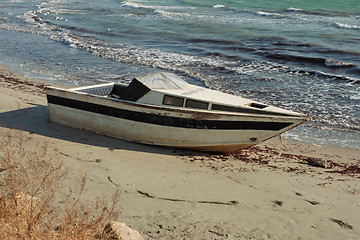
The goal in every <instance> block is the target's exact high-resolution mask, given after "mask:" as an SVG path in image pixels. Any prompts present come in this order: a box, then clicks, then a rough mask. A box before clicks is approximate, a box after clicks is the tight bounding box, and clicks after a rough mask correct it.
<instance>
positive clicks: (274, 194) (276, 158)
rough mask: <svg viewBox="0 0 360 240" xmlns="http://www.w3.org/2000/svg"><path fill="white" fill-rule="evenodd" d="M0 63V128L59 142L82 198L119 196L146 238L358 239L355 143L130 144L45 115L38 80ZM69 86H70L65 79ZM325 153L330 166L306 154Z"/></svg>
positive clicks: (359, 186)
mask: <svg viewBox="0 0 360 240" xmlns="http://www.w3.org/2000/svg"><path fill="white" fill-rule="evenodd" d="M48 84H49V82H46V81H44V80H40V79H31V78H25V77H23V76H22V75H21V74H17V73H13V72H10V71H9V70H8V69H7V68H6V67H4V66H0V135H1V137H4V136H6V135H7V134H10V135H11V134H13V135H14V136H15V137H16V134H17V133H16V132H17V130H21V131H22V132H23V136H25V138H26V139H27V146H28V147H30V148H31V147H33V148H36V146H38V145H39V144H40V145H48V146H52V147H54V148H56V149H58V151H59V154H60V157H61V159H62V161H63V162H64V165H65V166H66V167H67V168H68V176H67V180H66V181H65V184H66V185H67V186H71V184H73V181H72V179H73V178H74V176H76V175H77V174H78V173H79V171H80V170H81V171H85V172H87V174H88V175H87V185H86V189H85V192H84V195H83V200H84V201H88V202H89V204H93V201H94V196H95V195H99V194H100V195H101V194H102V193H104V194H111V193H112V192H113V191H114V190H116V189H119V190H120V193H121V196H120V201H119V203H118V208H119V209H121V214H120V217H119V219H118V221H121V222H125V223H127V224H128V225H129V226H131V227H132V228H134V229H136V230H138V231H139V232H140V233H141V235H142V236H143V237H144V239H359V236H360V150H358V149H349V148H340V147H333V146H316V145H311V144H306V143H301V142H293V141H286V147H287V148H288V149H289V150H290V151H291V153H289V151H288V150H287V149H286V148H285V147H284V146H283V145H282V144H281V141H280V140H279V138H274V139H271V140H269V141H266V142H264V143H262V144H260V145H258V146H256V147H253V148H250V149H248V150H243V151H241V152H238V153H235V154H229V155H212V154H206V153H200V152H193V151H187V150H181V149H169V148H163V147H156V146H149V145H142V144H135V143H130V142H126V141H121V140H117V139H113V138H109V137H105V136H101V135H97V134H94V133H90V132H86V131H81V130H77V129H73V128H70V127H64V126H60V125H56V124H52V123H50V122H49V114H48V110H47V102H46V95H45V86H46V85H48ZM69 87H71V86H69ZM311 160H314V161H327V165H328V168H321V167H316V166H311V165H309V164H306V163H304V161H308V162H309V161H311Z"/></svg>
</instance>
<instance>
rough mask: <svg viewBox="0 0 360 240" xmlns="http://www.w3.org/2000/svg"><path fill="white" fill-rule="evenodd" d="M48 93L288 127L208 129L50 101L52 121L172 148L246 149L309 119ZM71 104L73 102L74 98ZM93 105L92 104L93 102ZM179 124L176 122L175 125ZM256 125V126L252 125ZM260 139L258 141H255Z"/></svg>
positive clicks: (160, 112)
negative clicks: (189, 108) (215, 111)
mask: <svg viewBox="0 0 360 240" xmlns="http://www.w3.org/2000/svg"><path fill="white" fill-rule="evenodd" d="M47 93H48V96H49V97H50V98H51V96H53V97H61V98H64V99H71V100H76V101H81V102H83V103H91V104H95V105H96V106H106V107H109V108H113V109H122V110H125V111H133V112H134V111H135V112H139V113H145V115H140V116H145V117H156V118H159V117H161V116H166V117H172V118H168V119H175V120H176V119H195V120H199V121H211V122H212V123H214V121H219V122H222V124H226V122H229V123H231V122H236V121H244V122H247V123H251V122H263V123H264V122H265V125H266V123H268V124H269V125H271V124H277V123H279V122H282V123H287V124H286V125H287V126H285V125H284V126H285V127H284V128H281V129H280V128H279V129H277V130H274V129H269V130H264V129H251V128H248V129H231V127H226V126H225V127H222V129H218V128H212V129H206V128H204V127H202V128H196V127H195V126H191V127H186V126H184V127H179V125H178V126H177V127H173V126H170V124H167V125H161V124H154V121H153V120H152V119H144V120H142V121H136V120H133V119H126V118H121V117H120V118H119V117H114V116H111V115H106V114H101V113H99V112H93V111H86V110H81V109H77V108H74V107H73V106H71V104H70V105H67V106H61V105H58V104H53V103H51V101H49V111H50V120H51V121H52V122H54V123H58V124H62V125H67V126H71V127H75V128H79V129H85V130H88V131H92V132H96V133H99V134H103V135H107V136H111V137H115V138H120V139H123V140H127V141H132V142H139V143H146V144H155V145H162V146H169V147H179V148H190V149H196V150H202V151H217V152H233V151H237V150H239V149H242V148H246V147H250V146H252V145H255V144H257V143H260V142H262V141H264V140H266V139H268V138H271V137H273V136H275V135H278V134H280V133H282V132H284V131H287V130H289V129H291V128H293V127H295V126H297V125H299V124H301V123H302V122H303V121H305V120H306V119H305V118H300V117H285V116H264V115H258V116H254V115H250V114H239V113H234V114H231V113H222V114H218V113H216V114H214V113H212V112H210V111H198V110H194V109H193V110H187V109H179V108H171V107H167V108H164V107H161V106H151V105H146V104H137V103H134V102H128V101H120V100H111V99H109V98H106V97H99V96H94V95H88V94H85V93H79V92H76V91H71V90H70V91H68V90H62V89H56V88H49V89H48V91H47ZM70 103H71V101H70ZM89 106H92V105H89ZM175 125H176V124H175ZM252 126H255V125H252ZM255 139H256V140H255Z"/></svg>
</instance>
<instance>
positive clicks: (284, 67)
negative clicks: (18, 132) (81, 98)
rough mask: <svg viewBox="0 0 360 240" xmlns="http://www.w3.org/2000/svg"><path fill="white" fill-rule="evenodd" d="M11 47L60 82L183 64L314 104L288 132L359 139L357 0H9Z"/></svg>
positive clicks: (249, 93) (240, 89)
mask: <svg viewBox="0 0 360 240" xmlns="http://www.w3.org/2000/svg"><path fill="white" fill-rule="evenodd" d="M0 46H1V47H0V63H3V64H5V65H7V66H9V67H10V68H12V69H13V70H14V71H20V72H23V73H25V74H27V75H28V76H37V77H42V78H45V79H47V80H48V81H49V82H51V81H61V82H68V83H72V84H73V83H74V84H76V85H79V86H82V85H87V84H92V83H98V82H99V80H106V81H118V82H128V81H130V80H131V79H132V78H133V77H134V76H139V75H143V74H148V73H153V72H157V71H168V72H173V73H176V74H178V75H180V76H182V77H183V78H184V79H185V80H186V81H188V82H190V83H193V84H197V85H201V86H206V87H209V88H212V89H216V90H220V91H224V92H228V93H232V94H236V95H241V96H244V97H248V98H251V99H255V100H258V101H261V102H264V103H267V104H273V105H276V106H279V107H284V108H287V109H291V110H294V111H299V112H303V113H306V114H308V115H309V117H310V121H309V122H307V123H306V124H304V125H302V126H299V127H297V128H295V129H293V130H291V131H289V132H288V133H286V134H285V137H287V138H289V139H296V140H300V141H306V142H311V143H315V144H330V145H340V146H345V147H353V148H360V107H359V106H360V2H359V1H358V0H344V1H334V0H326V1H310V0H304V1H293V0H287V1H268V0H251V1H250V0H249V1H247V0H227V1H214V0H152V1H151V0H127V1H126V0H125V1H121V0H46V1H45V0H1V1H0Z"/></svg>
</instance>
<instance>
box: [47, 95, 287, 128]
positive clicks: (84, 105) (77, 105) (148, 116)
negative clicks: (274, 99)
mask: <svg viewBox="0 0 360 240" xmlns="http://www.w3.org/2000/svg"><path fill="white" fill-rule="evenodd" d="M47 100H48V103H51V104H56V105H60V106H64V107H69V108H74V109H79V110H83V111H87V112H92V113H97V114H102V115H107V116H111V117H116V118H122V119H127V120H132V121H136V122H143V123H150V124H156V125H162V126H169V127H180V128H195V129H214V130H216V129H219V130H220V129H221V130H239V129H243V130H269V131H279V130H281V129H283V128H285V127H288V126H290V125H291V124H292V123H288V122H260V121H256V122H254V121H225V120H199V119H192V118H179V117H172V116H163V115H157V114H152V113H144V112H136V111H131V110H125V109H119V108H114V107H109V106H104V105H99V104H95V103H88V102H83V101H79V100H75V99H69V98H63V97H58V96H53V95H47ZM85 121H86V120H85Z"/></svg>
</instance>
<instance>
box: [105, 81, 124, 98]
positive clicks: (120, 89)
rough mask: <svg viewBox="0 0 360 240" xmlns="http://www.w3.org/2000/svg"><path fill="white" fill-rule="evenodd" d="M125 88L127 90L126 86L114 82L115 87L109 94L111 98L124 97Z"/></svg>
mask: <svg viewBox="0 0 360 240" xmlns="http://www.w3.org/2000/svg"><path fill="white" fill-rule="evenodd" d="M125 90H126V86H121V85H118V84H114V87H113V89H112V90H111V92H110V94H109V95H108V96H109V97H111V98H117V99H122V96H124V92H125Z"/></svg>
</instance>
